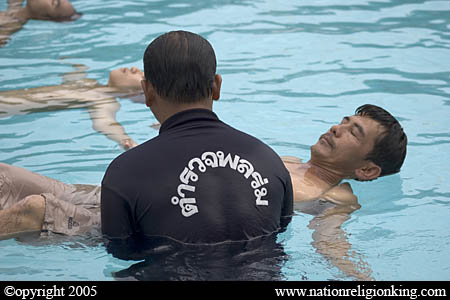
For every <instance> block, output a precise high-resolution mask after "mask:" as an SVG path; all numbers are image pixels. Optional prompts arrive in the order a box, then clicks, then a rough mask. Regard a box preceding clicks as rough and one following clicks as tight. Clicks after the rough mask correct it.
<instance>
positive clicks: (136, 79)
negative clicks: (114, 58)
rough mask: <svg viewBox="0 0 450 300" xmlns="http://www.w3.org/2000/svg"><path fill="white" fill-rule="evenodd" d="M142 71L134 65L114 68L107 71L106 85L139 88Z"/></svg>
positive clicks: (142, 77) (120, 87) (130, 88)
mask: <svg viewBox="0 0 450 300" xmlns="http://www.w3.org/2000/svg"><path fill="white" fill-rule="evenodd" d="M142 79H144V72H142V71H141V70H139V69H138V68H136V67H131V68H120V69H114V70H112V71H111V72H109V80H108V86H110V87H115V88H119V89H128V90H141V81H142Z"/></svg>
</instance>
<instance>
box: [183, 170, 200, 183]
mask: <svg viewBox="0 0 450 300" xmlns="http://www.w3.org/2000/svg"><path fill="white" fill-rule="evenodd" d="M189 180H192V181H193V182H196V181H197V180H198V175H197V174H195V173H194V172H193V171H192V170H189V169H188V168H184V170H183V172H181V174H180V181H181V182H182V183H184V184H189Z"/></svg>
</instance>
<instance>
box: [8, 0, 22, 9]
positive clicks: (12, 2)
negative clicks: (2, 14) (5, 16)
mask: <svg viewBox="0 0 450 300" xmlns="http://www.w3.org/2000/svg"><path fill="white" fill-rule="evenodd" d="M23 2H24V0H8V10H10V9H13V8H18V7H22V5H23Z"/></svg>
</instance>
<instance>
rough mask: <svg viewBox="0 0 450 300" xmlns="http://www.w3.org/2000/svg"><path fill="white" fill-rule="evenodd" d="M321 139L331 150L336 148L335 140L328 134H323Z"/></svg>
mask: <svg viewBox="0 0 450 300" xmlns="http://www.w3.org/2000/svg"><path fill="white" fill-rule="evenodd" d="M319 139H320V140H322V141H324V142H325V143H327V144H328V145H329V146H330V147H331V148H334V147H335V145H334V142H333V140H332V139H331V137H330V136H329V135H328V134H326V133H325V134H322V135H321V136H320V138H319Z"/></svg>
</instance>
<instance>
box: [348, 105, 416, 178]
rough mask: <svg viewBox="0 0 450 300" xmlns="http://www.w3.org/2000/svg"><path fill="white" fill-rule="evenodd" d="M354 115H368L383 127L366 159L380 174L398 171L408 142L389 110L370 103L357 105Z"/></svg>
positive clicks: (384, 174)
mask: <svg viewBox="0 0 450 300" xmlns="http://www.w3.org/2000/svg"><path fill="white" fill-rule="evenodd" d="M355 115H358V116H364V117H369V118H371V119H372V120H374V121H376V122H377V123H378V124H380V125H381V126H382V127H383V129H384V131H383V132H382V133H381V135H380V136H379V137H378V138H377V139H376V140H375V145H374V147H373V150H372V151H371V152H370V153H369V154H368V155H367V157H366V159H367V160H370V161H372V162H374V163H375V164H376V165H378V166H379V167H380V168H381V174H380V176H386V175H390V174H395V173H398V172H399V171H400V168H401V166H402V165H403V161H404V160H405V157H406V144H407V142H408V140H407V138H406V134H405V133H404V132H403V128H402V126H401V125H400V123H399V122H398V121H397V119H395V118H394V117H393V116H392V115H391V114H390V113H389V112H387V111H386V110H384V109H383V108H381V107H378V106H375V105H372V104H365V105H362V106H360V107H358V108H357V109H356V111H355Z"/></svg>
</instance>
